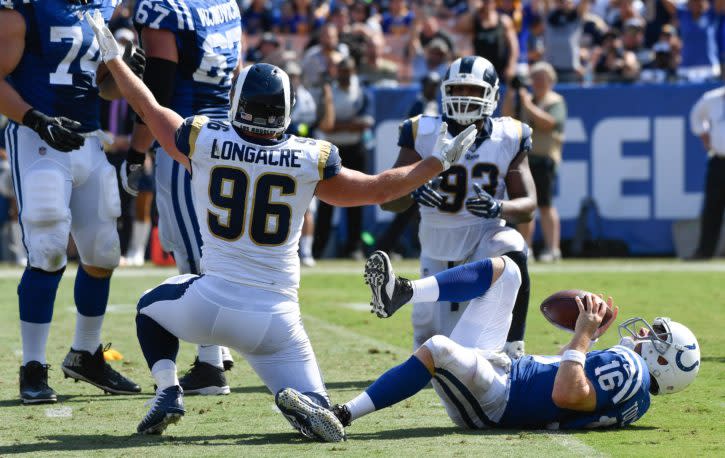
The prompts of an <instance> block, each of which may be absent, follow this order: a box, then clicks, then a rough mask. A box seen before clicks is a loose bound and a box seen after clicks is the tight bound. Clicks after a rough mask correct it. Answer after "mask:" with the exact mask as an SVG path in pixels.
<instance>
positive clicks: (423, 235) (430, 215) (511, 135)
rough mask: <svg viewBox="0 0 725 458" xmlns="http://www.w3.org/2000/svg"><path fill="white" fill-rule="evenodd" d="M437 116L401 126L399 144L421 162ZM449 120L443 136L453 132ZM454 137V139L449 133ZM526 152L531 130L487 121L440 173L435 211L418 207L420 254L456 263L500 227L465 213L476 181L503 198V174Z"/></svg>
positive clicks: (437, 123) (428, 148)
mask: <svg viewBox="0 0 725 458" xmlns="http://www.w3.org/2000/svg"><path fill="white" fill-rule="evenodd" d="M442 121H446V119H445V118H443V117H441V116H416V117H414V118H411V119H408V120H407V121H405V122H403V124H402V125H401V128H400V138H399V140H398V146H401V147H407V148H412V149H414V150H415V151H416V152H417V153H418V154H419V155H420V157H421V158H423V159H425V158H427V157H430V156H431V155H432V154H433V152H434V151H433V149H434V148H435V144H436V140H437V137H438V130H439V128H440V124H441V122H442ZM455 126H456V125H455V124H454V123H453V122H452V121H448V138H449V139H450V138H452V137H453V135H455V134H457V133H458V132H453V131H452V127H453V128H455ZM452 134H453V135H452ZM529 149H531V128H530V127H529V126H528V125H526V124H524V123H522V122H521V121H517V120H515V119H513V118H509V117H502V118H486V119H485V121H484V125H483V128H482V129H481V131H480V132H479V134H478V137H477V138H476V142H475V143H474V145H473V146H472V147H471V149H469V150H468V151H466V152H464V153H463V155H462V156H461V158H460V159H459V160H458V162H457V163H455V164H453V165H452V166H451V168H449V169H448V170H446V171H445V172H443V173H442V174H441V175H440V176H441V177H442V178H443V180H442V181H441V185H440V188H439V190H438V192H440V194H441V195H442V196H443V197H445V199H446V200H445V202H444V203H443V204H442V205H441V206H440V207H438V208H431V207H425V206H421V207H420V216H421V224H420V240H421V246H422V248H423V255H425V256H427V257H430V258H433V259H440V260H460V259H464V258H466V257H467V255H468V254H470V253H468V252H469V251H470V250H471V249H473V247H475V246H476V245H477V244H478V242H479V241H480V240H481V237H482V233H483V231H484V230H486V229H489V228H491V226H504V225H505V222H504V221H503V220H502V219H484V218H481V217H478V216H475V215H473V214H471V213H469V212H468V210H466V207H465V201H466V199H467V198H469V197H475V192H474V190H473V184H474V183H478V184H479V185H480V186H481V187H482V188H483V189H484V190H486V192H488V193H489V194H491V195H492V196H494V197H495V198H496V199H499V200H503V199H506V182H505V178H506V174H507V173H508V168H509V165H510V164H511V162H512V161H513V160H514V158H515V157H516V156H517V155H519V154H526V153H527V152H528V150H529Z"/></svg>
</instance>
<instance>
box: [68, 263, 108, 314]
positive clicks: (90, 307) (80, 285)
mask: <svg viewBox="0 0 725 458" xmlns="http://www.w3.org/2000/svg"><path fill="white" fill-rule="evenodd" d="M110 289H111V277H108V278H96V277H91V276H90V275H88V273H87V272H86V271H85V270H84V269H83V266H80V267H78V273H77V274H76V283H75V286H74V288H73V298H74V299H75V301H76V309H77V310H78V313H80V314H81V315H83V316H101V315H103V314H104V313H106V305H108V294H109V291H110Z"/></svg>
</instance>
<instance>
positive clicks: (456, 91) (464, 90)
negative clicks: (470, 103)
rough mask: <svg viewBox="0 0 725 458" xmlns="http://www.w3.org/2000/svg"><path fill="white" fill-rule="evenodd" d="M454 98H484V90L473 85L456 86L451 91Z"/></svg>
mask: <svg viewBox="0 0 725 458" xmlns="http://www.w3.org/2000/svg"><path fill="white" fill-rule="evenodd" d="M450 91H451V93H450V95H452V96H458V97H483V88H482V87H480V86H474V85H472V84H456V85H455V86H451V89H450Z"/></svg>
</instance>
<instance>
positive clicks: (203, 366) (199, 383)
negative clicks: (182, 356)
mask: <svg viewBox="0 0 725 458" xmlns="http://www.w3.org/2000/svg"><path fill="white" fill-rule="evenodd" d="M179 385H181V388H183V389H184V393H186V394H200V395H204V396H214V395H220V394H229V393H230V392H231V390H230V389H229V385H228V384H227V378H226V376H225V375H224V369H220V368H218V367H216V366H214V365H212V364H209V363H205V362H203V361H199V358H196V359H195V360H194V363H193V364H192V365H191V369H189V371H188V372H187V373H186V374H184V376H183V377H181V378H180V379H179Z"/></svg>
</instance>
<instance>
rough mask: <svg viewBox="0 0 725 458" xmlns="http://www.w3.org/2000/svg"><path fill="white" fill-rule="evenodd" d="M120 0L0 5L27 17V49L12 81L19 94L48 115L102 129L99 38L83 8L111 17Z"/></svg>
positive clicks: (17, 0) (25, 0)
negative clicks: (88, 21)
mask: <svg viewBox="0 0 725 458" xmlns="http://www.w3.org/2000/svg"><path fill="white" fill-rule="evenodd" d="M119 3H120V0H95V1H93V2H90V3H89V4H88V5H79V4H74V3H70V2H68V1H67V0H42V1H41V0H5V1H3V2H0V8H3V7H4V8H9V9H14V10H16V11H18V12H19V13H20V14H21V15H22V16H23V19H24V20H25V27H26V32H25V50H24V52H23V57H22V59H21V60H20V62H19V63H18V65H17V67H16V68H15V70H14V71H13V72H12V73H11V74H10V77H9V81H10V83H11V84H12V85H13V87H14V88H15V89H16V90H17V91H18V93H19V94H20V96H21V97H22V98H23V99H24V100H25V101H26V102H28V103H29V104H30V105H31V106H33V107H34V108H36V109H37V110H39V111H41V112H43V113H45V114H46V115H48V116H65V117H66V118H70V119H73V120H75V121H78V122H80V123H81V125H82V127H81V129H82V130H83V131H86V132H89V131H93V130H96V129H98V128H99V127H100V124H99V115H100V105H99V102H100V100H99V98H98V88H97V86H96V69H97V68H98V64H99V63H100V62H101V54H100V52H99V50H98V42H97V41H96V39H95V35H94V34H93V31H92V30H91V28H90V26H89V25H88V23H87V22H86V21H85V20H84V19H83V12H84V11H91V10H94V9H98V10H100V11H101V14H102V15H103V18H104V19H105V20H106V21H108V20H109V19H110V18H111V15H112V14H113V10H114V9H115V7H116V6H117V5H118V4H119Z"/></svg>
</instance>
